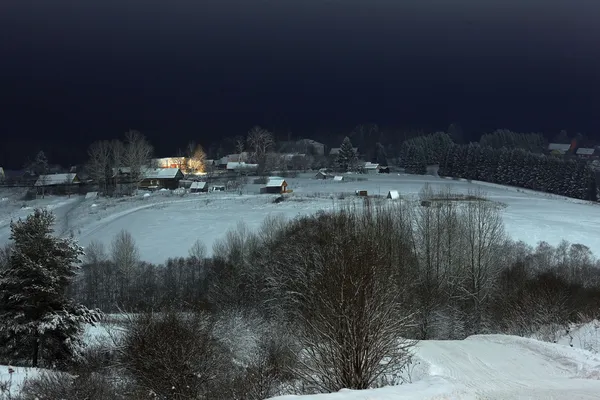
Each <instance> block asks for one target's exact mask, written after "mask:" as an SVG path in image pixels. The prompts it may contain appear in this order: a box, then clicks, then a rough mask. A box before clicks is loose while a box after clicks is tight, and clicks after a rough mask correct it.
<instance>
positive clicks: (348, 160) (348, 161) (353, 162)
mask: <svg viewBox="0 0 600 400" xmlns="http://www.w3.org/2000/svg"><path fill="white" fill-rule="evenodd" d="M357 162H358V159H357V154H356V151H355V150H354V147H353V146H352V142H351V141H350V138H349V137H348V136H346V137H345V138H344V140H343V141H342V145H341V146H340V152H339V153H338V155H337V159H336V163H337V166H338V168H339V170H340V171H342V172H348V171H353V170H354V169H356V166H357Z"/></svg>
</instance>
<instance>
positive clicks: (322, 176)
mask: <svg viewBox="0 0 600 400" xmlns="http://www.w3.org/2000/svg"><path fill="white" fill-rule="evenodd" d="M315 179H327V174H326V173H325V172H323V171H319V172H317V174H316V175H315Z"/></svg>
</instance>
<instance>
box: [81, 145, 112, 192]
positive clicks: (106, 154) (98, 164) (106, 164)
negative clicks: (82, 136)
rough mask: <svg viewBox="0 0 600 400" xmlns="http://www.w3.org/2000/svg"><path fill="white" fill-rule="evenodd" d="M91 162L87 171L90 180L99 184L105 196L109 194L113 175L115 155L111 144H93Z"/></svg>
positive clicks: (90, 149)
mask: <svg viewBox="0 0 600 400" xmlns="http://www.w3.org/2000/svg"><path fill="white" fill-rule="evenodd" d="M88 156H89V160H88V163H87V170H88V173H89V174H90V178H92V180H93V181H94V182H96V183H97V184H98V187H99V189H100V190H102V191H103V192H104V193H105V194H106V193H107V192H108V185H109V182H110V181H111V179H112V177H113V175H114V173H113V170H112V168H113V166H114V163H113V162H112V161H113V155H112V146H111V142H108V141H106V140H102V141H98V142H94V143H92V145H91V146H90V148H89V149H88Z"/></svg>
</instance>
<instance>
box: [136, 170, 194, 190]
mask: <svg viewBox="0 0 600 400" xmlns="http://www.w3.org/2000/svg"><path fill="white" fill-rule="evenodd" d="M182 179H183V172H181V170H180V169H179V168H147V169H145V170H144V171H143V179H142V181H141V182H140V184H139V187H140V188H141V189H148V190H156V189H171V190H173V189H177V188H178V187H179V181H180V180H182Z"/></svg>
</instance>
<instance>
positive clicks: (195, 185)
mask: <svg viewBox="0 0 600 400" xmlns="http://www.w3.org/2000/svg"><path fill="white" fill-rule="evenodd" d="M205 187H206V182H192V186H190V189H200V190H201V189H204V188H205Z"/></svg>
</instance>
